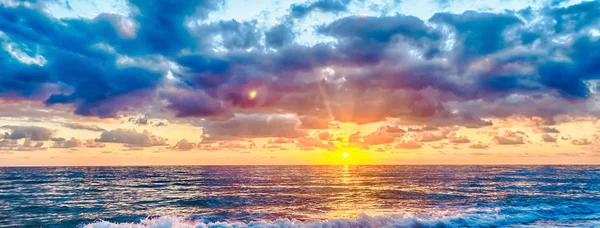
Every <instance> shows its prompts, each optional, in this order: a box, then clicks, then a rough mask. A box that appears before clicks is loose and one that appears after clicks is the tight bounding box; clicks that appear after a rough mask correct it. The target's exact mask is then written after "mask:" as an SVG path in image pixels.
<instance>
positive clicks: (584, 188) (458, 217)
mask: <svg viewBox="0 0 600 228" xmlns="http://www.w3.org/2000/svg"><path fill="white" fill-rule="evenodd" d="M0 227H85V228H96V227H103V228H113V227H114V228H120V227H161V228H163V227H164V228H168V227H223V228H225V227H272V228H277V227H315V228H317V227H318V228H337V227H340V228H346V227H600V166H491V165H482V166H458V165H456V166H433V165H429V166H410V165H400V166H377V165H365V166H355V165H332V166H173V167H167V166H161V167H51V168H50V167H49V168H33V167H27V168H25V167H21V168H0Z"/></svg>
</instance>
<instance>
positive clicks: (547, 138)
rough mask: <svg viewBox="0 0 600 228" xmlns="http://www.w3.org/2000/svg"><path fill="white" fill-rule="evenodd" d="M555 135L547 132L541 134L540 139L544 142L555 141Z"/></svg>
mask: <svg viewBox="0 0 600 228" xmlns="http://www.w3.org/2000/svg"><path fill="white" fill-rule="evenodd" d="M556 139H557V137H556V136H552V135H549V134H543V135H542V141H544V142H556Z"/></svg>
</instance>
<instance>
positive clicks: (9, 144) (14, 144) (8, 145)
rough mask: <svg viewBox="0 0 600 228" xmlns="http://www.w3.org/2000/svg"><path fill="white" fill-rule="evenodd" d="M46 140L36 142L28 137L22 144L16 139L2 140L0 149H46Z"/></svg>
mask: <svg viewBox="0 0 600 228" xmlns="http://www.w3.org/2000/svg"><path fill="white" fill-rule="evenodd" d="M45 149H46V148H45V147H44V142H34V141H32V140H31V139H29V138H27V139H25V140H24V141H23V143H22V144H19V142H18V141H17V140H15V139H3V140H0V151H38V150H45Z"/></svg>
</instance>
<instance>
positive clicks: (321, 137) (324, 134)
mask: <svg viewBox="0 0 600 228" xmlns="http://www.w3.org/2000/svg"><path fill="white" fill-rule="evenodd" d="M332 137H333V135H332V134H331V133H329V132H328V131H322V132H319V134H318V135H317V138H318V139H319V140H324V141H329V140H331V138H332Z"/></svg>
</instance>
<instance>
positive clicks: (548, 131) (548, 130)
mask: <svg viewBox="0 0 600 228" xmlns="http://www.w3.org/2000/svg"><path fill="white" fill-rule="evenodd" d="M540 131H542V132H544V133H560V131H559V130H556V128H552V127H542V128H540Z"/></svg>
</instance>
